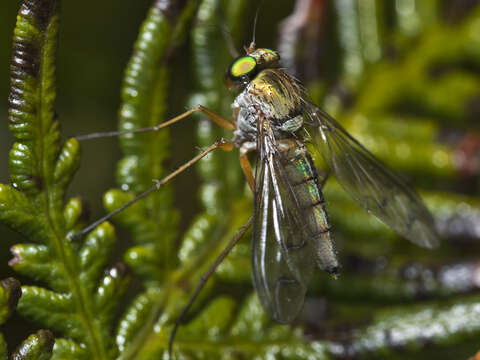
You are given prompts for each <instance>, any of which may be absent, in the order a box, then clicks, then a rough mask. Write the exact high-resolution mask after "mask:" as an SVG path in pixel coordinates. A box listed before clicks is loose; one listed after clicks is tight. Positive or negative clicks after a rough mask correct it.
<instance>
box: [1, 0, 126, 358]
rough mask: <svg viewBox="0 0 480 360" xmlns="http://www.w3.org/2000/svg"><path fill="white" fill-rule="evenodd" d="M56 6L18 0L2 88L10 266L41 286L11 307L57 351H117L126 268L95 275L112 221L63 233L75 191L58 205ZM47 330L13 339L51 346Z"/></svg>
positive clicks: (63, 172)
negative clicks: (16, 237) (14, 237)
mask: <svg viewBox="0 0 480 360" xmlns="http://www.w3.org/2000/svg"><path fill="white" fill-rule="evenodd" d="M59 8H60V2H59V1H57V0H25V1H23V2H22V4H21V7H20V10H19V13H18V17H17V25H16V27H15V30H14V38H13V57H12V65H11V88H10V96H9V125H10V130H11V131H12V133H13V135H14V136H15V138H16V143H15V144H14V145H13V148H12V150H11V152H10V176H11V180H12V185H11V186H8V185H1V186H0V220H1V221H2V222H3V223H4V224H6V225H8V226H9V227H10V228H12V229H14V230H16V231H18V232H19V233H21V234H22V235H23V236H24V237H25V238H26V239H28V241H29V243H25V244H18V245H15V246H14V247H13V248H12V252H13V254H14V258H13V259H12V260H11V261H10V265H11V266H12V267H13V268H14V269H15V270H17V271H19V272H20V273H22V274H23V275H26V276H30V277H32V278H33V279H34V280H37V281H39V282H41V283H42V284H43V285H44V286H45V288H43V287H40V285H38V286H23V288H22V293H23V296H22V298H21V300H20V302H19V305H18V310H19V311H20V313H22V314H23V315H25V316H28V317H30V318H32V319H34V320H35V321H37V322H38V323H40V324H41V325H42V326H45V327H47V328H50V329H52V330H55V331H57V332H59V333H60V334H62V335H63V336H65V337H66V339H65V340H63V341H61V342H59V345H58V349H59V350H58V351H59V354H66V353H70V354H74V353H78V354H83V355H82V356H88V357H90V358H93V359H108V358H111V357H113V356H114V355H115V353H116V348H115V347H114V343H113V342H112V341H111V338H110V334H109V331H110V329H111V327H112V324H111V318H112V314H113V311H114V309H115V308H116V306H117V304H118V302H119V295H120V294H122V293H123V291H124V290H125V289H126V286H127V283H128V279H129V276H128V271H125V267H124V265H117V266H115V267H114V268H112V269H111V270H109V271H108V272H107V273H106V274H105V275H103V278H102V272H103V268H104V267H105V264H106V261H107V258H108V255H109V250H110V249H111V247H112V245H113V243H114V241H115V236H114V233H113V228H112V227H111V225H109V224H107V223H104V224H102V225H100V226H98V227H97V228H96V229H95V230H94V231H93V232H92V233H90V234H89V235H88V236H87V238H86V239H85V240H84V241H82V240H75V241H71V240H70V239H69V235H71V234H73V233H75V232H76V231H78V230H79V229H80V228H81V227H82V226H84V223H85V221H86V219H85V218H84V211H83V209H82V204H81V202H80V201H79V200H78V199H72V200H70V201H69V202H68V203H67V205H65V204H64V195H65V191H66V188H67V186H68V184H69V183H70V181H71V179H72V177H73V175H74V173H75V171H76V170H77V168H78V165H79V160H80V151H79V150H80V149H79V144H78V142H77V141H76V140H75V139H68V140H66V141H65V142H63V143H62V141H61V137H60V126H59V123H58V121H57V119H56V114H55V110H54V106H55V97H56V91H55V61H56V58H55V56H56V48H57V38H58V29H59ZM106 297H108V301H106ZM99 314H101V315H99ZM49 339H51V334H50V333H48V332H43V333H38V334H37V335H34V336H33V337H32V338H29V339H28V340H27V342H26V343H25V344H24V345H23V347H22V348H25V347H29V346H30V347H32V348H37V347H40V348H42V349H45V347H48V346H50V347H51V345H53V342H52V341H51V340H49ZM49 344H50V345H49ZM56 348H57V347H56ZM56 348H55V349H56ZM80 349H81V350H80ZM19 351H23V350H19ZM41 351H42V353H43V352H45V350H41ZM55 352H56V350H54V353H55ZM39 354H40V353H39ZM59 354H55V355H54V358H55V357H57V358H58V357H60V358H61V357H62V356H63V355H59ZM32 356H33V355H32ZM35 356H36V355H35ZM35 358H36V357H35Z"/></svg>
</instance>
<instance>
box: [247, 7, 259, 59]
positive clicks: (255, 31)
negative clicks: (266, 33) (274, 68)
mask: <svg viewBox="0 0 480 360" xmlns="http://www.w3.org/2000/svg"><path fill="white" fill-rule="evenodd" d="M263 2H264V0H262V1H260V4H259V5H258V7H257V11H255V18H254V19H253V36H252V42H251V43H250V46H249V47H248V49H245V50H246V51H247V54H250V53H252V52H253V51H254V50H255V46H256V43H255V37H256V35H257V21H258V14H259V13H260V9H261V8H262V5H263Z"/></svg>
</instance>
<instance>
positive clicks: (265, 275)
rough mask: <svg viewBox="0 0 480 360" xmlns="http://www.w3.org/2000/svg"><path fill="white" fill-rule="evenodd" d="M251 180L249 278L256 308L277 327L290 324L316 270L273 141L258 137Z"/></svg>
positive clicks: (266, 137)
mask: <svg viewBox="0 0 480 360" xmlns="http://www.w3.org/2000/svg"><path fill="white" fill-rule="evenodd" d="M258 141H259V143H258V145H259V146H258V147H259V151H258V154H259V158H258V161H257V168H256V174H255V182H256V185H255V207H254V223H253V237H252V266H253V269H252V270H253V271H252V276H253V282H254V286H255V289H256V291H257V294H258V297H259V299H260V302H261V303H262V305H263V307H264V309H265V310H266V312H267V313H269V315H270V316H271V317H272V318H273V319H275V320H276V321H278V322H281V323H289V322H292V321H293V320H294V319H295V317H296V316H297V315H298V313H299V312H300V310H301V309H302V306H303V301H304V297H305V293H306V291H307V287H308V283H309V282H310V278H311V275H312V272H313V268H314V266H315V261H314V251H313V250H312V248H311V244H310V241H309V239H308V235H307V234H306V231H305V224H303V222H302V221H301V216H300V214H301V212H300V211H299V209H298V206H297V205H296V202H295V199H294V198H292V195H293V194H292V193H291V191H290V190H289V189H290V188H289V186H288V185H289V184H288V183H286V182H285V181H288V180H287V179H286V177H285V173H283V172H282V171H283V169H282V168H281V164H280V162H279V161H278V159H276V156H279V154H278V152H277V151H276V149H275V145H274V139H273V138H272V137H270V136H265V135H264V134H260V136H259V139H258Z"/></svg>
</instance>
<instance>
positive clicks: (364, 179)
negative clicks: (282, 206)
mask: <svg viewBox="0 0 480 360" xmlns="http://www.w3.org/2000/svg"><path fill="white" fill-rule="evenodd" d="M305 114H306V115H307V117H308V118H309V121H308V122H307V124H308V125H310V126H312V127H314V128H316V129H318V132H319V133H320V136H321V139H320V140H316V139H315V140H314V141H316V145H317V147H318V149H319V151H320V153H321V154H322V156H323V157H324V159H325V161H326V162H327V164H328V165H329V167H330V169H331V170H332V172H333V173H334V175H335V177H336V178H337V180H338V182H339V183H340V185H342V187H343V188H344V189H345V190H346V191H347V192H348V193H349V194H350V196H352V197H353V198H354V199H355V200H356V201H357V202H358V203H359V204H360V205H362V206H363V207H364V208H365V209H366V210H367V211H368V212H369V213H371V214H373V215H375V216H376V217H377V218H379V219H380V220H381V221H382V222H384V223H385V224H386V225H388V226H389V227H391V228H392V229H393V230H395V231H396V232H397V233H399V234H400V235H402V236H404V237H406V238H407V239H409V240H410V241H412V242H414V243H415V244H417V245H420V246H423V247H426V248H433V247H436V246H438V244H439V239H438V235H437V233H436V231H435V227H434V221H433V218H432V216H431V214H430V212H429V211H428V210H427V208H426V207H425V205H424V204H423V202H422V200H421V199H420V197H419V196H418V194H417V193H416V192H415V191H414V190H413V189H412V188H410V187H409V186H408V185H406V184H405V183H404V182H403V181H402V180H401V177H400V176H399V175H397V174H395V173H394V172H393V171H392V170H390V169H388V168H387V167H386V166H385V165H383V164H382V162H381V161H380V160H378V159H377V158H376V157H375V156H374V155H373V154H372V153H370V152H369V151H368V150H367V149H365V148H364V147H363V146H362V145H361V144H360V143H359V142H358V141H357V140H355V139H354V138H353V137H352V136H351V135H349V134H348V133H347V131H346V130H345V129H344V128H343V127H342V126H341V125H340V124H339V123H338V122H337V121H335V120H334V119H333V118H332V117H331V116H329V115H328V114H326V113H325V112H323V111H322V110H320V109H319V108H318V107H316V106H315V105H313V104H311V103H309V102H306V101H305Z"/></svg>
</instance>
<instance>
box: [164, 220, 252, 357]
mask: <svg viewBox="0 0 480 360" xmlns="http://www.w3.org/2000/svg"><path fill="white" fill-rule="evenodd" d="M252 221H253V216H251V217H250V218H249V219H248V220H247V222H246V223H245V225H243V226H242V227H241V228H240V229H239V230H238V232H237V233H236V234H235V236H234V237H233V239H232V240H230V242H229V243H228V244H227V246H226V247H225V249H223V251H222V252H221V253H220V255H218V257H217V258H216V259H215V261H214V262H213V263H212V265H210V266H209V268H208V269H207V271H206V272H205V274H203V275H202V277H201V279H200V282H199V283H198V284H197V287H196V288H195V291H194V292H193V295H192V296H191V297H190V299H189V300H188V303H187V305H185V307H184V308H183V310H182V312H181V314H180V316H179V317H178V318H177V320H176V321H175V325H174V326H173V329H172V332H171V333H170V338H169V339H168V358H169V359H171V358H172V350H173V342H174V340H175V335H176V334H177V330H178V328H179V326H180V325H181V324H182V322H183V320H184V319H185V316H186V315H187V313H188V311H189V310H190V308H191V307H192V305H193V303H194V302H195V300H196V299H197V297H198V295H199V294H200V292H201V291H202V289H203V288H204V287H205V284H206V283H207V281H208V279H209V278H210V276H211V275H212V274H213V273H214V272H215V270H216V269H217V267H218V266H219V265H220V264H221V263H222V261H223V260H224V259H225V257H226V256H227V255H228V254H229V253H230V251H231V250H232V249H233V248H234V247H235V245H236V244H237V243H238V241H239V240H240V239H241V238H242V236H243V234H245V232H246V231H247V230H248V229H249V228H250V226H251V225H252Z"/></svg>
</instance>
